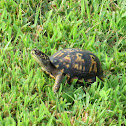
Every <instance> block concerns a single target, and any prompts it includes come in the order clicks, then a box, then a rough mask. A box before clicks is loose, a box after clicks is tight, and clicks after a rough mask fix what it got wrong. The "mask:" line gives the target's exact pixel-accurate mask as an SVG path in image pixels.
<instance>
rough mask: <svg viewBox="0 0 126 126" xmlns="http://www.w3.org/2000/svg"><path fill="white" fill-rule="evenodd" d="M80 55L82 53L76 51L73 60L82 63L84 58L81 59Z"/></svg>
mask: <svg viewBox="0 0 126 126" xmlns="http://www.w3.org/2000/svg"><path fill="white" fill-rule="evenodd" d="M82 55H83V54H81V53H77V54H76V57H77V58H76V60H75V62H82V63H84V59H82Z"/></svg>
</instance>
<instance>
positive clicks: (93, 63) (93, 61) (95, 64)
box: [89, 55, 97, 73]
mask: <svg viewBox="0 0 126 126" xmlns="http://www.w3.org/2000/svg"><path fill="white" fill-rule="evenodd" d="M90 57H91V66H90V69H89V73H90V72H91V71H94V72H95V73H97V63H96V61H95V60H94V59H95V57H94V56H93V55H90ZM93 66H94V68H93ZM92 68H93V70H92Z"/></svg>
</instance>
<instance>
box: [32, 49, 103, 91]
mask: <svg viewBox="0 0 126 126" xmlns="http://www.w3.org/2000/svg"><path fill="white" fill-rule="evenodd" d="M31 55H32V57H33V58H34V59H35V61H36V62H37V63H38V64H39V65H40V66H41V67H42V70H43V71H45V72H46V73H47V74H49V75H50V76H51V77H53V78H55V84H54V86H53V91H54V93H56V92H57V91H58V89H59V87H60V83H61V81H62V79H63V78H64V76H67V78H68V79H78V82H84V81H85V82H89V83H93V82H95V81H96V76H97V77H98V78H99V79H100V80H102V81H104V77H103V69H102V66H101V62H100V60H99V59H98V57H97V56H96V55H95V54H93V53H92V52H90V51H87V50H82V49H78V48H67V49H62V50H60V51H57V52H56V53H54V54H53V55H51V56H50V57H49V56H48V55H46V54H45V53H43V52H41V51H40V50H38V49H36V48H34V49H32V51H31Z"/></svg>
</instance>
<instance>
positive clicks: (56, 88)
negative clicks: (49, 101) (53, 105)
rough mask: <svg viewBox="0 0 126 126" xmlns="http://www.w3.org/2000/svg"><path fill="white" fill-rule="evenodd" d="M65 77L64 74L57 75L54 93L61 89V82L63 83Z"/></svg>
mask: <svg viewBox="0 0 126 126" xmlns="http://www.w3.org/2000/svg"><path fill="white" fill-rule="evenodd" d="M63 77H64V75H63V74H58V75H57V76H56V79H55V84H54V86H53V91H54V93H56V92H57V91H58V90H59V87H60V83H61V81H62V79H63Z"/></svg>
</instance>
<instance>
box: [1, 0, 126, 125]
mask: <svg viewBox="0 0 126 126" xmlns="http://www.w3.org/2000/svg"><path fill="white" fill-rule="evenodd" d="M33 48H37V49H39V50H41V51H43V52H44V53H45V54H47V55H49V56H50V55H52V54H54V53H55V52H57V51H58V50H61V49H64V48H80V49H83V50H89V51H91V52H93V53H94V54H95V55H97V56H98V58H99V59H100V61H101V63H102V68H103V71H104V76H105V81H104V82H102V81H101V80H99V79H98V78H97V80H96V82H94V83H92V84H91V85H90V86H85V85H86V84H85V83H84V84H83V85H79V84H77V83H76V81H77V80H74V81H73V82H72V84H71V85H70V84H68V83H67V82H66V78H64V79H63V81H62V83H61V86H60V89H59V91H58V92H57V93H56V94H54V93H53V91H52V87H53V85H54V82H55V80H54V79H52V78H51V77H49V76H48V75H47V74H45V73H44V72H43V71H42V70H41V67H40V66H39V65H38V64H37V63H36V61H35V60H34V59H33V58H32V56H31V53H30V52H31V50H32V49H33ZM16 125H18V126H32V125H33V126H40V125H42V126H56V125H57V126H61V125H62V126H72V125H73V126H79V125H81V126H87V125H89V126H90V125H91V126H107V125H110V126H124V125H126V2H125V0H89V1H88V0H62V1H61V0H15V1H14V0H1V1H0V126H16Z"/></svg>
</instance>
